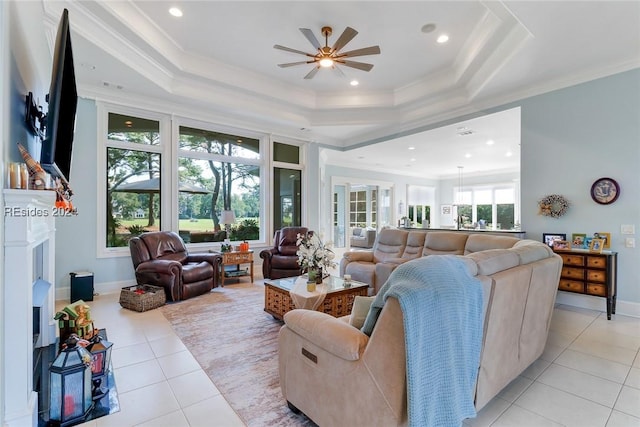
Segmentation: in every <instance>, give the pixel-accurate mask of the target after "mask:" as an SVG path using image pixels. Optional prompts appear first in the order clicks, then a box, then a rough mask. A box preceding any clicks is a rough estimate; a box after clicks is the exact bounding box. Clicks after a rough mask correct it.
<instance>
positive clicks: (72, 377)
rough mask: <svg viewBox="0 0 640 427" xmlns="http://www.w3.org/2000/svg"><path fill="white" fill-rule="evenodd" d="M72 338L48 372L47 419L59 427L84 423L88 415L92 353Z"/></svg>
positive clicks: (90, 406) (76, 339)
mask: <svg viewBox="0 0 640 427" xmlns="http://www.w3.org/2000/svg"><path fill="white" fill-rule="evenodd" d="M77 343H78V338H77V337H76V336H73V335H72V336H71V337H69V339H67V341H66V348H64V349H63V350H62V351H61V352H60V354H59V355H58V357H56V360H54V361H53V363H52V364H51V367H50V368H49V375H50V384H51V399H50V406H49V419H50V420H51V421H54V422H56V423H57V424H59V425H60V426H63V427H64V426H68V425H71V424H74V423H77V422H79V421H83V420H84V419H85V418H86V416H87V415H88V414H89V412H90V411H91V408H92V406H93V400H92V399H91V353H89V352H88V351H87V349H85V348H84V347H80V346H78V345H77Z"/></svg>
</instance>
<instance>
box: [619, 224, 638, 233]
mask: <svg viewBox="0 0 640 427" xmlns="http://www.w3.org/2000/svg"><path fill="white" fill-rule="evenodd" d="M620 233H622V234H636V226H635V225H633V224H622V225H621V226H620Z"/></svg>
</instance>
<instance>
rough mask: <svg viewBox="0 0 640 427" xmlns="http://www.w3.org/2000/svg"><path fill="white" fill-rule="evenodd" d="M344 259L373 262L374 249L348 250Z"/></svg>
mask: <svg viewBox="0 0 640 427" xmlns="http://www.w3.org/2000/svg"><path fill="white" fill-rule="evenodd" d="M342 259H344V260H347V261H349V262H354V261H364V262H373V251H353V252H346V253H345V254H344V255H343V256H342Z"/></svg>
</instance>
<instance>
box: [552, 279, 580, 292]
mask: <svg viewBox="0 0 640 427" xmlns="http://www.w3.org/2000/svg"><path fill="white" fill-rule="evenodd" d="M558 289H560V290H561V291H569V292H580V293H584V282H575V281H573V280H566V279H560V284H559V285H558Z"/></svg>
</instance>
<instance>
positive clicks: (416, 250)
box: [402, 231, 426, 261]
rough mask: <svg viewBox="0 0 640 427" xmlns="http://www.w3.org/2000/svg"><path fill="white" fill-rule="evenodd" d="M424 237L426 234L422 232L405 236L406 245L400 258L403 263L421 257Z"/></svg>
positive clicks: (414, 232)
mask: <svg viewBox="0 0 640 427" xmlns="http://www.w3.org/2000/svg"><path fill="white" fill-rule="evenodd" d="M425 237H426V233H424V232H422V231H410V232H409V235H408V236H407V245H406V246H405V247H404V252H403V253H402V258H403V259H404V260H405V261H407V260H410V259H416V258H418V257H421V256H422V249H423V248H424V240H425Z"/></svg>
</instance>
